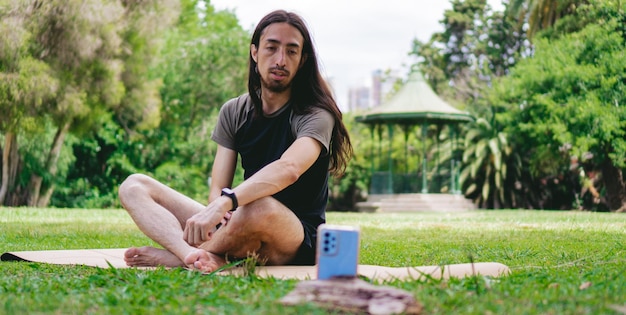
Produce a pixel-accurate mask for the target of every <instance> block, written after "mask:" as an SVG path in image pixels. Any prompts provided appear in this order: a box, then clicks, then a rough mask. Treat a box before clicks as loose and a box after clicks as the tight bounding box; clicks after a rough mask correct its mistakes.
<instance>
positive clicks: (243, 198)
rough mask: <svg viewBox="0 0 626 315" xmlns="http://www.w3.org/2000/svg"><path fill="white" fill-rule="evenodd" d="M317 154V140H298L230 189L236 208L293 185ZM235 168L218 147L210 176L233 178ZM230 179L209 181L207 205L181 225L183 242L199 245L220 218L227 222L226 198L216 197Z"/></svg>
mask: <svg viewBox="0 0 626 315" xmlns="http://www.w3.org/2000/svg"><path fill="white" fill-rule="evenodd" d="M321 152H322V144H321V143H320V142H318V141H317V140H315V139H313V138H310V137H301V138H298V139H297V140H296V141H294V143H292V144H291V146H289V148H288V149H287V151H285V152H284V153H283V155H282V156H281V157H280V159H278V160H276V161H274V162H272V163H270V164H268V165H266V166H265V167H263V168H262V169H260V170H259V171H258V172H256V173H255V174H254V175H252V176H251V177H250V178H248V179H247V180H245V181H244V182H243V183H241V184H240V185H239V186H237V187H235V188H234V189H233V191H234V192H235V195H236V196H237V201H238V203H239V205H240V206H242V205H246V204H248V203H251V202H253V201H255V200H257V199H261V198H263V197H267V196H271V195H273V194H275V193H277V192H279V191H281V190H283V189H285V188H286V187H288V186H289V185H291V184H293V183H295V182H296V181H297V180H298V178H300V175H302V174H303V173H304V172H306V170H308V169H309V168H310V167H311V165H313V163H315V161H316V160H317V158H318V157H319V155H320V153H321ZM233 154H234V155H233ZM233 156H234V157H235V158H234V159H233ZM222 163H223V165H221V164H222ZM235 165H236V152H234V151H232V150H229V149H226V148H223V147H222V148H221V149H220V147H218V152H217V155H216V162H215V163H214V165H213V172H212V174H213V173H215V174H216V175H218V174H221V172H224V173H227V174H233V175H234V167H235ZM220 167H225V169H220ZM231 168H232V169H231ZM231 170H232V171H231ZM227 171H228V172H227ZM233 175H231V176H230V177H225V176H220V175H218V176H217V178H216V180H215V181H214V180H213V179H212V183H211V194H210V195H211V198H212V199H211V202H210V203H209V205H208V206H207V207H206V208H205V210H204V211H202V212H200V213H198V214H196V215H194V216H193V217H191V218H190V219H189V220H187V223H186V225H185V230H184V233H183V238H184V239H185V241H187V242H188V243H189V244H192V245H199V244H201V243H203V242H205V241H207V240H209V239H210V237H211V232H212V230H213V228H214V227H215V226H216V225H217V224H218V223H220V222H222V220H223V219H224V218H226V219H228V218H229V216H227V214H226V213H227V212H228V210H230V209H231V208H232V201H231V200H230V198H228V197H221V198H220V197H219V195H220V192H221V189H222V188H223V187H228V185H230V184H231V183H232V179H233V178H232V176H233ZM220 185H224V186H220Z"/></svg>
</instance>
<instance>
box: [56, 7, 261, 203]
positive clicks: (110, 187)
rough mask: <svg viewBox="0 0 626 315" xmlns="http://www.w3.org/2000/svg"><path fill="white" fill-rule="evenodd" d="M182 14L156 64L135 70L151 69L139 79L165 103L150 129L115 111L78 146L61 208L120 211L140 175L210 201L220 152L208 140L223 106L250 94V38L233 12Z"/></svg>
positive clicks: (184, 10)
mask: <svg viewBox="0 0 626 315" xmlns="http://www.w3.org/2000/svg"><path fill="white" fill-rule="evenodd" d="M180 8H181V10H180V14H179V15H178V17H177V19H176V21H175V22H174V25H173V26H172V27H171V28H169V29H167V31H164V32H162V34H161V35H160V36H158V37H157V38H159V39H160V41H161V45H159V46H158V50H157V51H156V52H155V56H154V59H152V60H153V62H151V63H146V64H142V65H135V66H133V69H138V70H142V71H141V73H144V70H145V71H146V72H145V75H142V76H137V75H134V76H136V77H138V78H141V77H144V78H145V79H144V81H151V82H155V85H154V86H156V87H158V90H157V91H156V93H155V92H152V94H150V97H151V98H154V99H155V100H158V101H159V104H160V106H159V107H158V112H157V113H158V115H157V116H156V117H155V118H156V119H154V120H151V123H150V124H146V123H145V122H143V123H142V122H140V121H138V120H137V119H138V118H139V116H141V112H140V111H137V112H134V111H133V110H132V109H130V110H128V111H126V112H117V111H116V112H115V115H114V116H113V117H111V119H109V120H107V121H106V122H105V123H104V124H103V127H102V128H100V129H97V130H94V131H92V132H90V133H88V134H87V135H86V136H85V137H83V139H82V141H80V142H79V143H77V144H75V145H74V154H75V155H76V156H77V161H76V164H75V165H74V167H73V168H72V170H71V171H70V173H69V175H68V178H67V182H66V185H65V186H66V187H64V189H63V190H61V191H59V192H58V193H57V194H55V195H54V196H53V203H54V204H55V205H57V206H66V207H76V206H81V207H84V206H89V207H94V206H95V207H115V206H119V203H118V201H117V186H119V184H120V183H121V182H122V181H123V180H124V179H125V178H126V177H127V176H128V175H129V174H132V173H135V172H142V173H147V174H150V175H152V176H154V177H156V178H157V179H159V180H161V181H162V182H164V183H166V184H168V185H170V186H171V187H173V188H175V189H177V190H179V191H181V192H183V193H185V194H186V195H188V196H191V197H192V198H195V199H196V200H198V201H201V202H205V201H206V196H207V195H206V192H207V174H208V173H209V171H210V169H211V167H212V161H213V159H212V157H213V156H214V152H215V150H216V147H217V146H216V145H215V144H214V143H213V142H212V141H211V140H210V134H211V131H212V129H213V127H214V125H215V122H216V115H217V112H218V109H219V108H220V106H221V105H222V104H223V103H224V102H226V101H227V100H228V99H230V98H232V97H235V96H237V95H239V94H241V93H244V92H245V91H246V77H247V72H246V71H247V62H248V59H247V58H248V49H249V42H248V41H249V34H248V33H247V32H246V31H244V30H243V28H242V27H241V26H240V25H239V23H238V21H237V19H236V17H235V15H234V14H233V13H231V12H227V11H215V10H214V8H213V7H212V6H211V5H210V4H208V3H204V1H197V0H185V1H181V2H180ZM140 46H141V45H140ZM134 76H127V75H123V78H126V77H129V78H132V77H134ZM129 81H130V80H129ZM132 81H133V82H138V80H132ZM126 85H128V84H126ZM122 103H123V104H124V102H122ZM120 109H123V110H125V109H124V108H123V107H121V108H120ZM139 109H140V108H139Z"/></svg>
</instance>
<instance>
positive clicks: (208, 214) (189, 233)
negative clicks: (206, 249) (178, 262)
mask: <svg viewBox="0 0 626 315" xmlns="http://www.w3.org/2000/svg"><path fill="white" fill-rule="evenodd" d="M230 203H231V200H230V199H229V198H225V197H221V198H217V199H215V200H213V202H211V203H210V204H209V205H208V206H207V207H206V208H205V209H204V210H203V211H202V212H199V213H197V214H195V215H194V216H192V217H191V218H189V219H188V220H187V222H186V223H185V229H184V230H183V239H184V240H185V242H187V243H189V245H191V246H199V245H200V244H202V243H204V242H206V241H208V240H210V239H211V237H212V236H213V233H214V232H215V231H216V230H217V225H218V223H219V224H221V225H222V226H225V225H226V224H228V221H229V220H230V218H231V215H232V214H231V212H230V211H228V209H229V207H230Z"/></svg>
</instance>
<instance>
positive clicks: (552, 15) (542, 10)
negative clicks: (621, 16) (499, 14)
mask: <svg viewBox="0 0 626 315" xmlns="http://www.w3.org/2000/svg"><path fill="white" fill-rule="evenodd" d="M586 2H587V1H581V0H511V2H510V5H509V7H508V8H507V11H508V13H509V14H511V15H513V16H518V17H519V18H520V20H525V19H526V18H528V31H527V32H528V38H532V37H533V35H535V34H536V33H537V32H538V31H540V30H543V29H546V28H548V27H551V26H552V25H554V23H556V21H557V20H558V19H560V18H562V17H564V16H566V15H568V14H572V13H574V11H575V9H576V7H577V6H579V5H580V4H583V3H586Z"/></svg>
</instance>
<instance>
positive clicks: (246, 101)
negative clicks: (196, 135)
mask: <svg viewBox="0 0 626 315" xmlns="http://www.w3.org/2000/svg"><path fill="white" fill-rule="evenodd" d="M288 108H290V107H289V106H283V107H282V108H281V109H280V110H278V111H276V112H275V113H272V114H271V115H269V116H265V117H267V118H271V117H276V116H278V115H280V114H281V113H282V112H283V111H285V110H287V109H288ZM253 110H254V106H253V104H252V100H251V99H250V97H249V96H248V94H244V95H242V96H239V97H237V98H233V99H231V100H229V101H228V102H226V103H225V104H224V106H222V108H221V109H220V113H219V118H218V121H217V125H216V126H215V129H214V130H213V134H212V135H211V139H212V140H213V141H215V142H217V143H218V144H219V145H221V146H223V147H225V148H228V149H231V150H235V135H236V133H237V131H238V130H239V129H240V128H241V127H242V126H243V125H244V124H245V123H246V121H247V119H248V117H250V115H249V114H250V112H251V111H253ZM290 121H291V132H292V134H293V135H294V138H295V139H298V138H300V137H311V138H313V139H315V140H317V141H319V142H320V143H321V144H322V145H323V147H324V150H323V152H322V154H323V155H325V154H327V153H328V151H329V146H330V140H331V138H332V133H333V127H334V125H335V120H334V118H333V116H332V114H331V113H329V112H328V111H326V110H323V109H321V108H313V109H312V111H311V113H307V114H304V115H297V114H294V113H291V117H290Z"/></svg>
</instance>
